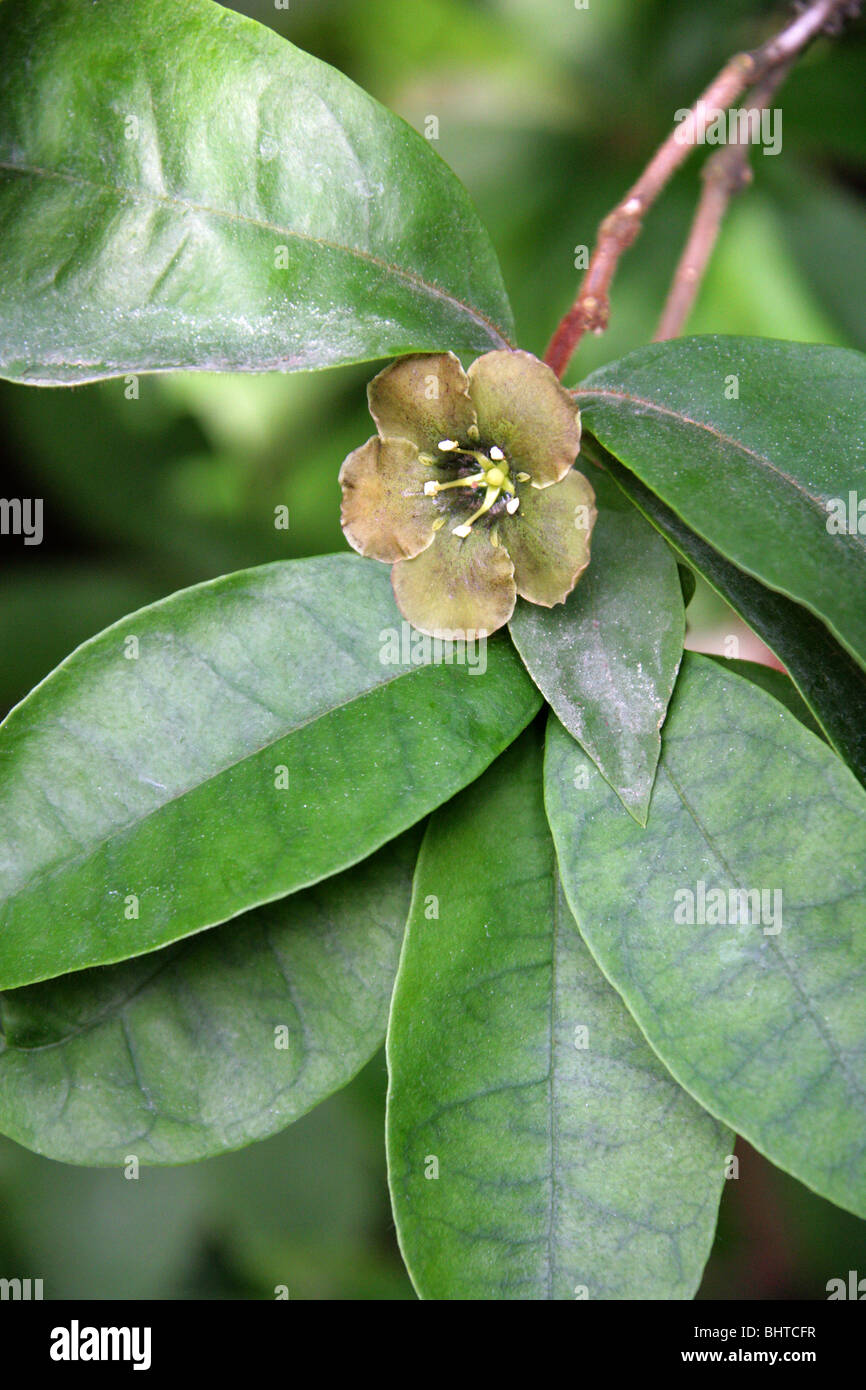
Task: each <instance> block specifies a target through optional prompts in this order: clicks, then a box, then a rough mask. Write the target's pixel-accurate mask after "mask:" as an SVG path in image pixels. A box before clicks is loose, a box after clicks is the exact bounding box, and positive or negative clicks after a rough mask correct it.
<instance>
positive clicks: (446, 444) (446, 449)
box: [437, 439, 460, 454]
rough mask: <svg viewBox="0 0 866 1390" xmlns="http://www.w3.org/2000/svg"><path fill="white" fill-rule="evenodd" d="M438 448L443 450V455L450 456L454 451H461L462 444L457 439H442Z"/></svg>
mask: <svg viewBox="0 0 866 1390" xmlns="http://www.w3.org/2000/svg"><path fill="white" fill-rule="evenodd" d="M437 448H439V449H441V450H442V452H443V454H448V453H451V451H452V450H454V449H459V448H460V443H459V440H456V439H440V440H439V443H438V445H437Z"/></svg>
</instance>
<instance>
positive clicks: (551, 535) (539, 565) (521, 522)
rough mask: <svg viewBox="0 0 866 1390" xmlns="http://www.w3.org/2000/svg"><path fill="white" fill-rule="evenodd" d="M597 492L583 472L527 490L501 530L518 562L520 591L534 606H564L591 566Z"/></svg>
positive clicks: (502, 538) (518, 587)
mask: <svg viewBox="0 0 866 1390" xmlns="http://www.w3.org/2000/svg"><path fill="white" fill-rule="evenodd" d="M596 515H597V513H596V509H595V493H594V492H593V490H592V487H591V486H590V484H589V481H588V480H587V479H586V478H585V477H584V476H583V474H582V473H577V472H572V473H569V475H568V477H567V478H563V480H562V482H561V483H556V484H555V485H554V486H553V487H547V488H542V489H541V490H540V491H539V490H537V489H536V488H533V487H525V488H522V489H521V491H520V507H519V509H518V511H517V512H516V513H515V514H514V516H512V517H509V518H508V521H507V522H505V523H504V524H503V526H502V529H501V533H500V535H501V542H502V544H503V545H504V546H505V548H506V549H507V551H508V553H509V555H510V556H511V558H512V560H513V561H514V580H515V583H516V585H517V592H518V593H519V594H520V595H521V597H522V598H526V599H529V601H530V603H540V604H542V605H543V607H545V608H552V607H553V605H554V604H555V603H563V602H564V600H565V599H566V598H567V597H568V595H569V594H570V593H571V591H572V589H573V588H574V586H575V584H576V583H577V581H578V579H579V578H580V576H581V574H582V573H583V571H584V570H585V569H586V567H587V565H588V564H589V544H590V535H591V532H592V528H593V526H594V524H595V518H596Z"/></svg>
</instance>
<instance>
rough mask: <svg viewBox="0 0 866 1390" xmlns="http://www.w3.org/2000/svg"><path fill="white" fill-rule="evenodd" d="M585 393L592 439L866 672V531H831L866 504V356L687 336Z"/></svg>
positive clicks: (617, 368)
mask: <svg viewBox="0 0 866 1390" xmlns="http://www.w3.org/2000/svg"><path fill="white" fill-rule="evenodd" d="M734 379H736V382H737V387H736V389H737V391H738V396H737V398H736V399H734V398H732V399H727V398H726V394H725V393H726V390H728V393H729V394H730V391H732V390H733V389H734V385H733V383H734ZM575 398H576V400H577V402H578V404H579V405H580V408H581V411H582V413H583V416H584V420H585V423H586V425H587V426H588V428H589V429H590V430H591V431H592V433H593V434H594V435H596V436H597V437H598V439H599V440H600V441H601V443H602V444H603V445H604V446H605V447H606V448H607V449H609V450H610V452H611V453H612V454H614V455H615V456H616V457H617V458H618V459H619V460H620V461H621V462H622V463H624V464H625V465H626V466H627V467H628V468H630V469H631V471H632V472H633V473H636V474H637V476H638V477H639V478H640V479H641V480H642V481H643V482H644V483H646V485H647V487H649V488H651V489H652V491H653V492H655V493H657V494H658V496H659V497H661V498H662V500H663V501H664V502H666V503H667V504H668V506H669V507H672V508H673V510H674V511H675V512H676V513H677V514H678V515H679V516H680V517H681V518H682V519H683V521H685V522H686V523H687V525H688V526H690V527H691V528H692V529H693V530H694V531H697V533H698V535H700V536H702V537H703V539H704V540H706V541H709V543H710V544H711V545H712V546H714V547H715V548H716V549H717V550H719V551H721V553H722V554H723V555H724V556H726V558H727V559H729V560H731V561H733V563H734V564H735V565H737V566H738V567H739V568H740V569H743V570H746V571H747V572H748V573H749V574H752V575H754V576H755V577H756V578H758V579H760V580H762V581H763V583H765V584H768V585H769V586H770V587H771V588H773V589H778V590H780V591H781V592H782V593H783V594H787V595H788V597H789V598H793V599H796V600H797V602H799V603H802V604H804V605H805V606H806V607H807V608H809V609H810V610H811V611H812V612H813V613H814V614H815V615H816V616H817V617H819V618H822V619H823V620H824V621H825V622H826V623H827V625H828V626H829V628H830V630H831V631H832V632H833V633H834V634H835V636H836V637H838V639H839V640H840V642H841V643H842V644H843V646H845V647H847V648H848V650H849V651H850V652H851V653H852V655H853V656H854V657H855V658H856V659H857V660H858V661H859V662H860V663H861V664H863V665H866V605H864V604H863V593H864V590H866V533H860V532H857V533H855V534H848V533H847V532H846V533H844V534H841V535H835V534H834V535H831V534H830V533H829V532H828V530H827V523H828V519H829V518H828V511H827V503H828V502H829V501H831V500H832V499H837V498H838V499H842V500H843V501H844V502H845V504H846V506H847V503H848V495H849V492H855V493H857V494H858V496H859V497H860V498H862V499H864V501H866V448H864V443H863V419H864V415H866V358H864V357H863V356H862V354H860V353H858V352H851V351H848V350H846V349H843V348H829V347H815V346H807V345H804V344H800V343H785V342H776V341H771V340H770V341H764V340H760V339H754V338H721V337H708V338H682V339H677V340H675V341H672V342H666V343H654V344H652V345H651V346H649V347H645V348H639V349H638V350H637V351H636V352H633V353H629V354H628V355H627V356H626V357H625V358H623V359H622V360H621V361H620V362H614V363H611V364H610V366H607V367H602V368H601V370H600V371H597V372H593V373H592V375H591V376H590V377H588V378H587V380H586V381H585V382H584V383H583V385H582V386H581V388H580V390H579V391H578V392H577V393H576V397H575ZM854 524H855V527H856V524H857V518H856V517H855V518H854ZM863 526H864V532H866V517H864V519H863Z"/></svg>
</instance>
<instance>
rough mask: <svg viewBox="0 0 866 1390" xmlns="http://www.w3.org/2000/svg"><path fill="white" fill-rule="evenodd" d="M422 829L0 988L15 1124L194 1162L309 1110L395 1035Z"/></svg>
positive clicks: (2, 1116)
mask: <svg viewBox="0 0 866 1390" xmlns="http://www.w3.org/2000/svg"><path fill="white" fill-rule="evenodd" d="M417 846H418V834H417V832H416V831H409V832H408V833H407V835H405V836H402V837H401V838H400V839H399V840H396V841H394V842H393V843H392V844H389V845H386V846H385V848H384V849H382V850H380V851H379V853H378V854H376V855H373V856H372V858H370V859H366V860H365V861H364V862H363V864H359V865H356V866H355V867H354V868H353V869H350V870H348V871H347V872H346V873H343V874H339V875H337V876H336V877H335V878H329V879H327V880H326V881H325V882H324V883H321V884H318V885H316V887H314V888H308V889H307V890H306V891H305V892H303V893H295V894H292V895H291V896H290V897H288V898H283V899H282V900H281V901H280V902H277V903H269V904H268V905H267V906H265V907H259V908H256V909H255V910H254V911H253V912H250V913H248V914H246V915H245V916H244V917H242V918H240V919H239V920H238V921H236V922H227V923H226V924H225V925H224V926H222V927H217V928H216V929H215V930H214V931H211V932H205V933H203V934H202V935H200V936H195V937H192V938H190V939H189V940H188V941H184V942H180V943H178V944H177V945H174V946H168V947H166V948H165V950H162V951H156V952H153V953H152V954H150V955H147V956H140V957H139V958H138V959H137V960H132V961H124V962H123V963H122V964H120V965H114V966H111V967H110V968H108V969H105V968H101V969H97V970H82V971H77V972H76V973H74V974H72V975H64V976H63V977H62V978H61V979H58V980H47V981H44V982H43V983H41V984H38V985H29V986H27V987H26V988H25V989H19V990H12V991H9V992H7V993H5V994H2V995H0V1130H2V1131H3V1132H4V1133H5V1134H9V1135H11V1137H12V1138H13V1139H17V1140H18V1142H19V1143H20V1144H24V1145H26V1146H27V1147H28V1148H31V1149H35V1150H36V1151H37V1152H38V1153H42V1154H46V1155H47V1156H48V1157H49V1158H55V1159H61V1160H63V1161H65V1162H67V1163H89V1164H105V1163H117V1164H121V1163H123V1162H124V1161H125V1158H126V1155H127V1154H130V1153H134V1154H135V1155H136V1156H137V1157H138V1158H139V1160H140V1161H141V1162H142V1163H190V1162H192V1161H193V1160H194V1159H199V1158H205V1157H207V1156H208V1155H210V1154H215V1153H221V1152H223V1151H224V1150H226V1149H236V1148H239V1147H240V1146H241V1145H243V1144H250V1143H252V1142H253V1141H254V1140H257V1139H263V1138H265V1137H266V1136H267V1135H269V1134H273V1133H275V1132H276V1131H277V1130H279V1129H282V1128H283V1127H284V1126H285V1125H287V1124H290V1123H291V1121H292V1120H296V1119H297V1118H298V1116H299V1115H302V1114H304V1112H305V1111H307V1110H310V1109H311V1108H312V1107H313V1106H314V1105H317V1104H318V1103H319V1101H321V1100H324V1098H325V1097H326V1096H328V1095H330V1094H331V1093H332V1092H333V1091H336V1090H338V1089H339V1088H340V1087H341V1086H344V1085H345V1084H346V1082H347V1081H349V1080H350V1079H351V1077H352V1076H354V1074H355V1072H357V1071H358V1070H359V1069H360V1068H361V1067H362V1066H363V1065H364V1063H365V1062H367V1061H368V1060H369V1059H370V1057H372V1055H373V1053H374V1052H375V1051H376V1050H377V1048H379V1047H380V1046H381V1043H382V1040H383V1038H384V1036H385V1024H386V1021H387V1017H388V1004H389V1002H390V998H391V990H392V988H393V984H394V975H395V973H396V970H397V961H398V958H399V954H400V943H401V941H402V939H403V928H404V925H405V922H406V914H407V912H408V909H409V897H410V889H411V882H412V870H413V868H414V864H415V854H416V851H417Z"/></svg>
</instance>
